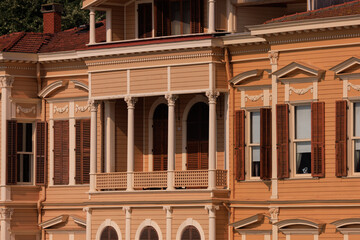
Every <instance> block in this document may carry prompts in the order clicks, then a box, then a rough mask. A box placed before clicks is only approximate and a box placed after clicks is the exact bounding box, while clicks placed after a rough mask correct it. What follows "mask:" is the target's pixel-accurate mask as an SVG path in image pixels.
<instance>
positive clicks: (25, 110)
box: [16, 105, 36, 114]
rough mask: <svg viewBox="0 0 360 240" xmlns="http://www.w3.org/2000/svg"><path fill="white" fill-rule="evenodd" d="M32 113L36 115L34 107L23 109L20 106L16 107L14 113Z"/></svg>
mask: <svg viewBox="0 0 360 240" xmlns="http://www.w3.org/2000/svg"><path fill="white" fill-rule="evenodd" d="M31 112H32V113H33V114H35V113H36V107H35V106H33V107H31V108H24V107H21V106H19V105H18V106H16V113H17V114H19V113H25V114H28V113H31Z"/></svg>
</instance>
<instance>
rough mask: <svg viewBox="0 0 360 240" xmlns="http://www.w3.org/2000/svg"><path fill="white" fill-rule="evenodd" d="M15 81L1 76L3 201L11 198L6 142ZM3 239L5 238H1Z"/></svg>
mask: <svg viewBox="0 0 360 240" xmlns="http://www.w3.org/2000/svg"><path fill="white" fill-rule="evenodd" d="M13 82H14V77H12V76H8V75H6V76H1V77H0V84H1V178H0V180H1V182H0V185H1V201H6V200H10V188H8V187H7V186H6V159H7V156H6V143H7V138H6V136H7V120H9V119H10V117H11V116H10V109H11V107H10V96H11V87H12V84H13ZM1 239H3V238H1Z"/></svg>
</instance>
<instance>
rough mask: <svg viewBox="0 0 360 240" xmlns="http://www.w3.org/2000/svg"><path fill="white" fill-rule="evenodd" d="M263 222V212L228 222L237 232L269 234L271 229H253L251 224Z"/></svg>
mask: <svg viewBox="0 0 360 240" xmlns="http://www.w3.org/2000/svg"><path fill="white" fill-rule="evenodd" d="M263 222H264V214H256V215H254V216H251V217H248V218H245V219H242V220H240V221H237V222H234V223H232V224H230V226H232V227H234V229H235V230H236V231H237V232H238V233H239V234H245V235H246V234H271V230H255V229H251V226H254V225H256V224H261V223H263Z"/></svg>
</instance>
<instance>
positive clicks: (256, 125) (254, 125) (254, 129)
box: [250, 112, 260, 143]
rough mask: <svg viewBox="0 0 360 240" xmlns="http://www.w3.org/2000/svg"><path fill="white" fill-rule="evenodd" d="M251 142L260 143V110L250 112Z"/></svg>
mask: <svg viewBox="0 0 360 240" xmlns="http://www.w3.org/2000/svg"><path fill="white" fill-rule="evenodd" d="M250 141H251V143H260V112H252V113H251V140H250Z"/></svg>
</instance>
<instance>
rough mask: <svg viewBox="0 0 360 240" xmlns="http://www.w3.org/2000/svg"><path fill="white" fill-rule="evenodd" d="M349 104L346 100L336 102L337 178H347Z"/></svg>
mask: <svg viewBox="0 0 360 240" xmlns="http://www.w3.org/2000/svg"><path fill="white" fill-rule="evenodd" d="M346 112H347V102H346V100H340V101H336V134H335V135H336V136H335V153H336V166H335V169H336V172H335V174H336V176H337V177H346V176H347V113H346Z"/></svg>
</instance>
